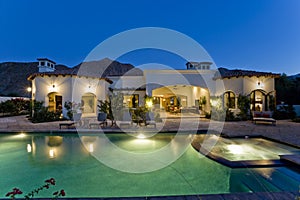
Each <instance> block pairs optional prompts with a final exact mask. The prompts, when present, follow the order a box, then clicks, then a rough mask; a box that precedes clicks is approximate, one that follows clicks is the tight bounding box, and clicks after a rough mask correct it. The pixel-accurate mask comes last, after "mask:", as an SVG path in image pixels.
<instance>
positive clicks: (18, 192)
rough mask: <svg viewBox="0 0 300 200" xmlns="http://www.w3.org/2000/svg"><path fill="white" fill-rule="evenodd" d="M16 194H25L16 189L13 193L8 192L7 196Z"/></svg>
mask: <svg viewBox="0 0 300 200" xmlns="http://www.w3.org/2000/svg"><path fill="white" fill-rule="evenodd" d="M16 194H23V192H22V191H21V190H20V189H19V188H14V189H13V191H12V192H8V193H7V194H6V195H5V196H7V197H8V196H11V195H13V196H15V195H16Z"/></svg>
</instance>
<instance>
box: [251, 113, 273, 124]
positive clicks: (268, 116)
mask: <svg viewBox="0 0 300 200" xmlns="http://www.w3.org/2000/svg"><path fill="white" fill-rule="evenodd" d="M252 114H253V118H252V122H253V123H254V124H256V122H271V123H272V124H273V125H274V126H275V125H276V120H275V119H273V118H272V112H270V111H262V112H260V111H253V113H252Z"/></svg>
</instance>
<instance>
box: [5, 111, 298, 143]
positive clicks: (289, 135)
mask: <svg viewBox="0 0 300 200" xmlns="http://www.w3.org/2000/svg"><path fill="white" fill-rule="evenodd" d="M64 122H67V121H64ZM60 123H63V122H45V123H31V122H30V121H29V120H28V119H27V118H26V116H15V117H6V118H0V132H57V131H60V132H70V131H72V132H74V131H76V129H75V128H73V129H66V128H63V129H59V124H60ZM109 125H110V123H109ZM134 128H135V130H138V129H143V130H149V131H152V130H153V131H177V130H178V129H180V130H184V131H192V132H194V131H196V130H197V129H200V130H207V129H208V128H210V129H214V130H217V131H219V132H222V133H223V134H226V135H228V136H245V135H248V136H253V135H262V136H265V137H269V138H272V139H276V140H279V141H281V142H285V143H289V144H291V145H295V146H298V147H300V123H294V122H292V121H290V120H278V121H277V124H276V126H272V125H271V123H258V124H253V123H252V122H251V121H239V122H225V123H224V124H222V123H220V122H216V121H210V120H207V119H203V118H199V117H183V118H180V117H173V118H165V119H164V120H163V122H161V123H157V127H156V129H153V128H152V127H143V126H142V127H134ZM87 130H89V131H92V132H93V131H98V130H97V129H96V128H95V129H87ZM103 130H104V131H107V132H110V131H111V132H114V131H120V129H119V128H117V127H110V126H108V128H104V129H103ZM123 131H126V129H124V130H123Z"/></svg>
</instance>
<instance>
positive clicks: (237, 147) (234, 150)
mask: <svg viewBox="0 0 300 200" xmlns="http://www.w3.org/2000/svg"><path fill="white" fill-rule="evenodd" d="M227 148H228V150H229V151H230V152H231V153H233V154H242V153H244V150H243V148H242V147H241V146H240V145H236V144H230V145H228V146H227Z"/></svg>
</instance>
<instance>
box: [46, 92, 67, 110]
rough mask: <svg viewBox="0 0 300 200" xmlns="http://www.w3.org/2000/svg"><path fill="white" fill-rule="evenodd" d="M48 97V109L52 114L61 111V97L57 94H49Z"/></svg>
mask: <svg viewBox="0 0 300 200" xmlns="http://www.w3.org/2000/svg"><path fill="white" fill-rule="evenodd" d="M47 97H48V109H49V111H53V112H61V111H62V102H63V99H62V96H61V95H60V94H58V93H57V92H51V93H49V94H48V95H47Z"/></svg>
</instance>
